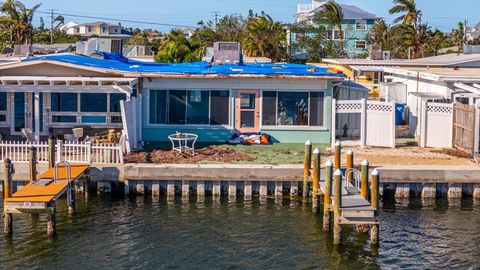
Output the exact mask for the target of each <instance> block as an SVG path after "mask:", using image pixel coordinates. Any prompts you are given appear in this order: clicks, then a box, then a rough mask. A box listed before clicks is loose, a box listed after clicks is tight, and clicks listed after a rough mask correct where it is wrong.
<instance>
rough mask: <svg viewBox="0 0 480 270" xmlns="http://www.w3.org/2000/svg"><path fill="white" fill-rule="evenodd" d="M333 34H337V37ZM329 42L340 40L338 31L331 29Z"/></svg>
mask: <svg viewBox="0 0 480 270" xmlns="http://www.w3.org/2000/svg"><path fill="white" fill-rule="evenodd" d="M335 33H337V35H335ZM331 40H340V31H338V29H333V30H332V38H331Z"/></svg>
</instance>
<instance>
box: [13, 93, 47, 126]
mask: <svg viewBox="0 0 480 270" xmlns="http://www.w3.org/2000/svg"><path fill="white" fill-rule="evenodd" d="M39 97H40V100H39V104H40V110H39V112H40V115H39V117H40V121H39V123H40V126H39V127H40V134H45V130H44V123H43V93H40V95H39ZM12 105H13V106H12V107H13V114H12V117H13V119H12V120H13V121H12V123H13V124H12V126H11V134H16V135H19V134H21V131H22V128H28V129H31V130H32V132H35V129H36V127H35V111H36V110H35V94H34V93H22V92H15V93H13V96H12Z"/></svg>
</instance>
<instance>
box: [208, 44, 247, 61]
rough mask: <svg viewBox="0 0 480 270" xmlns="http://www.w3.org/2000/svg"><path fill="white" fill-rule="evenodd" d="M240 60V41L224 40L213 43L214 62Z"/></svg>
mask: <svg viewBox="0 0 480 270" xmlns="http://www.w3.org/2000/svg"><path fill="white" fill-rule="evenodd" d="M240 62H241V52H240V43H238V42H222V41H220V42H215V43H213V63H214V64H225V63H227V64H235V63H240Z"/></svg>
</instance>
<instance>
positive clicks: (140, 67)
mask: <svg viewBox="0 0 480 270" xmlns="http://www.w3.org/2000/svg"><path fill="white" fill-rule="evenodd" d="M101 54H102V55H103V58H95V57H88V56H81V55H75V54H53V55H46V56H40V57H33V58H28V59H25V60H23V61H24V62H28V61H36V60H50V61H58V62H63V63H69V64H75V65H80V66H86V67H95V68H103V69H109V70H115V71H120V72H139V73H160V74H191V75H194V74H197V75H215V74H217V75H238V74H245V75H278V76H315V77H322V76H333V77H344V76H345V75H344V74H342V73H332V72H328V70H327V69H325V68H321V67H316V66H311V65H303V64H286V63H279V64H271V63H258V64H242V63H240V64H224V65H212V64H211V63H209V62H191V63H180V64H170V63H151V62H143V61H137V60H132V59H128V58H126V57H124V56H122V55H121V54H116V53H103V52H102V53H101Z"/></svg>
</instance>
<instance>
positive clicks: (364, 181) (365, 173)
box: [360, 159, 370, 200]
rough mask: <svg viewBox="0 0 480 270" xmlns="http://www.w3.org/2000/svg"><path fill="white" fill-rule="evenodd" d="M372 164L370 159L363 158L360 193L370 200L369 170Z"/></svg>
mask: <svg viewBox="0 0 480 270" xmlns="http://www.w3.org/2000/svg"><path fill="white" fill-rule="evenodd" d="M369 167H370V165H369V163H368V160H366V159H365V160H363V161H362V168H361V171H360V177H361V180H360V195H362V196H363V197H364V198H365V199H367V200H369V194H368V171H369V169H370V168H369Z"/></svg>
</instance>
